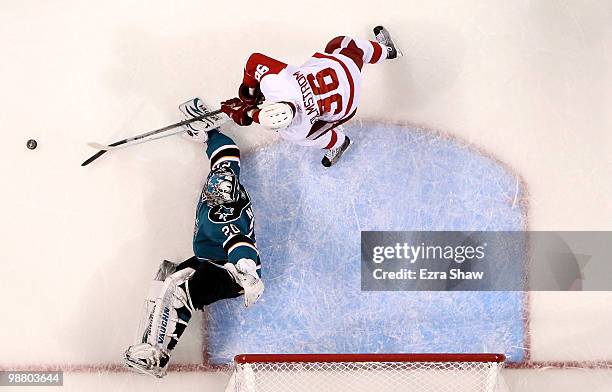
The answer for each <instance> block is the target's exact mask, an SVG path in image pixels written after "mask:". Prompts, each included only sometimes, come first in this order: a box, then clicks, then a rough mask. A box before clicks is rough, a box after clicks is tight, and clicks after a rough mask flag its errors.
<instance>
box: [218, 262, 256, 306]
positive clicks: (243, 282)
mask: <svg viewBox="0 0 612 392" xmlns="http://www.w3.org/2000/svg"><path fill="white" fill-rule="evenodd" d="M224 268H225V269H226V270H227V271H228V272H229V274H230V275H231V276H232V278H234V281H236V283H238V284H239V285H240V286H242V288H243V289H244V306H245V307H247V308H248V307H249V306H251V305H253V304H254V303H255V302H257V300H258V299H259V297H261V294H262V293H263V291H264V284H263V282H262V281H261V279H260V278H259V275H258V274H257V265H256V264H255V262H254V261H253V260H251V259H240V260H238V262H237V263H236V264H235V265H234V264H232V263H225V265H224Z"/></svg>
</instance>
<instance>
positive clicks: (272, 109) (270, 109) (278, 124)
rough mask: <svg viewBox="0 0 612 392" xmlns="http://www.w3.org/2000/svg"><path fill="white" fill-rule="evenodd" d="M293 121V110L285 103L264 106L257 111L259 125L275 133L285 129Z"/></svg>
mask: <svg viewBox="0 0 612 392" xmlns="http://www.w3.org/2000/svg"><path fill="white" fill-rule="evenodd" d="M291 121H293V108H292V107H291V105H290V104H288V103H285V102H274V103H271V104H269V105H264V106H263V107H262V108H261V110H260V111H259V123H260V124H261V125H263V126H264V127H266V128H268V129H273V130H275V131H277V130H279V129H285V128H287V127H288V126H289V125H290V124H291Z"/></svg>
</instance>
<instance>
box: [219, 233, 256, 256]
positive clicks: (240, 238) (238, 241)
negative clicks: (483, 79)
mask: <svg viewBox="0 0 612 392" xmlns="http://www.w3.org/2000/svg"><path fill="white" fill-rule="evenodd" d="M241 246H246V247H249V248H251V249H253V250H254V251H255V252H257V254H259V251H258V250H257V245H256V243H255V241H253V240H252V239H250V238H249V237H247V236H246V235H244V234H235V235H233V236H231V237H229V238H228V239H227V240H225V242H223V249H225V252H227V254H228V255H229V254H230V253H231V252H232V251H233V250H236V249H237V248H239V247H241Z"/></svg>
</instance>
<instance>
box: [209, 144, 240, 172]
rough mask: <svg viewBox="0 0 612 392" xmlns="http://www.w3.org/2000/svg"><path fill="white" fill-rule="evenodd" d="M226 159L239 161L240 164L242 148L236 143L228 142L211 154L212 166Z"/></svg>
mask: <svg viewBox="0 0 612 392" xmlns="http://www.w3.org/2000/svg"><path fill="white" fill-rule="evenodd" d="M226 161H233V162H237V163H238V165H240V149H239V148H238V146H237V145H235V144H226V145H223V146H221V147H219V148H217V149H216V150H215V151H213V152H212V153H211V154H210V167H211V168H214V167H216V166H217V165H218V164H220V163H222V162H226Z"/></svg>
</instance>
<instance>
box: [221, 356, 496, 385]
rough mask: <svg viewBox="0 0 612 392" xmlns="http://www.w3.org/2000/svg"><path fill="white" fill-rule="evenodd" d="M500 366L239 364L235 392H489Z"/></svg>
mask: <svg viewBox="0 0 612 392" xmlns="http://www.w3.org/2000/svg"><path fill="white" fill-rule="evenodd" d="M502 365H503V362H497V361H490V362H486V361H476V360H474V361H454V362H453V361H444V360H441V361H439V362H436V361H426V362H419V361H393V362H386V361H382V362H381V361H371V362H369V361H366V362H361V361H360V362H350V361H347V362H324V361H323V362H252V363H237V364H236V368H235V372H234V374H233V375H232V377H233V378H234V380H232V382H230V384H233V385H231V386H230V387H229V388H228V390H227V391H235V392H281V391H282V392H314V391H316V392H320V391H333V392H345V391H346V392H361V391H363V392H397V391H406V392H451V391H452V392H467V391H469V392H480V391H482V392H485V391H486V392H492V391H496V383H497V376H498V373H499V370H500V369H501V367H502Z"/></svg>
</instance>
